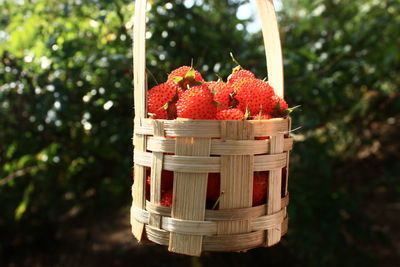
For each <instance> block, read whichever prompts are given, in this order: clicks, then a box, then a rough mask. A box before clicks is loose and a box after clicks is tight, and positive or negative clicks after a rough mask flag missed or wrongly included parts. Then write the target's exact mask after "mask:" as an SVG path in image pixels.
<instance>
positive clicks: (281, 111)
mask: <svg viewBox="0 0 400 267" xmlns="http://www.w3.org/2000/svg"><path fill="white" fill-rule="evenodd" d="M288 108H289V107H288V104H287V103H286V101H285V100H283V98H281V97H279V96H277V95H273V96H270V97H269V98H268V99H267V101H266V102H265V103H264V104H263V111H264V112H265V113H266V114H271V115H272V116H273V117H284V116H286V115H287V114H286V113H285V112H286V110H287V109H288Z"/></svg>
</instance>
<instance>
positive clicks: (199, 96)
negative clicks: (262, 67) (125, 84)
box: [147, 66, 290, 120]
mask: <svg viewBox="0 0 400 267" xmlns="http://www.w3.org/2000/svg"><path fill="white" fill-rule="evenodd" d="M147 109H148V114H149V116H150V117H151V118H154V119H170V120H173V119H176V118H188V119H197V120H246V119H247V120H260V119H261V120H266V119H271V118H277V117H284V116H286V115H287V114H288V112H289V110H290V109H288V105H287V103H286V102H285V100H284V99H282V98H280V97H279V96H277V95H276V94H275V92H274V89H273V88H272V87H271V86H270V85H269V84H268V82H266V81H264V80H260V79H257V78H256V77H255V75H254V74H253V73H252V72H251V71H248V70H244V69H241V67H240V66H238V67H237V68H235V69H234V70H233V72H232V74H231V75H230V76H229V77H228V81H227V82H224V81H222V80H218V81H211V82H207V81H205V80H204V79H203V77H202V76H201V74H200V73H199V72H198V71H196V70H195V69H193V68H192V67H189V66H183V67H180V68H178V69H176V70H174V71H172V72H171V73H170V74H169V75H168V80H167V81H166V82H165V83H162V84H159V85H157V86H155V87H153V88H151V89H150V90H149V91H148V96H147Z"/></svg>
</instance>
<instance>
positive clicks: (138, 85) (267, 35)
mask: <svg viewBox="0 0 400 267" xmlns="http://www.w3.org/2000/svg"><path fill="white" fill-rule="evenodd" d="M255 2H256V5H257V9H258V13H259V16H260V19H261V28H262V34H263V38H264V47H265V55H266V58H267V66H268V82H269V83H270V84H271V86H272V87H273V88H274V89H275V93H276V94H277V95H278V96H280V97H283V96H284V87H283V62H282V48H281V41H280V37H279V28H278V21H277V18H276V14H275V7H274V4H273V1H272V0H255ZM146 4H147V0H136V5H135V18H134V31H133V74H134V75H133V77H134V81H133V84H134V97H135V116H136V117H138V118H145V117H146V112H145V111H146V90H147V83H146V56H145V55H146Z"/></svg>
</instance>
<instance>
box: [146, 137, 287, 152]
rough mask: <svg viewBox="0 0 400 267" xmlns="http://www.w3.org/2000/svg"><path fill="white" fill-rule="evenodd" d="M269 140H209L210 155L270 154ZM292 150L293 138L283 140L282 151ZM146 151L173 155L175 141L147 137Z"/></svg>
mask: <svg viewBox="0 0 400 267" xmlns="http://www.w3.org/2000/svg"><path fill="white" fill-rule="evenodd" d="M270 142H271V141H270V140H219V139H214V140H211V151H210V154H211V155H257V154H265V153H270V152H271V150H270ZM292 148H293V138H289V137H288V138H285V140H284V144H283V151H290V150H292ZM147 150H149V151H153V152H164V153H174V151H175V139H171V138H162V137H149V138H148V139H147Z"/></svg>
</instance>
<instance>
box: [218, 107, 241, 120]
mask: <svg viewBox="0 0 400 267" xmlns="http://www.w3.org/2000/svg"><path fill="white" fill-rule="evenodd" d="M215 119H216V120H242V119H244V113H243V112H242V111H241V110H240V109H237V108H230V109H224V110H221V111H218V112H217V114H216V115H215Z"/></svg>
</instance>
